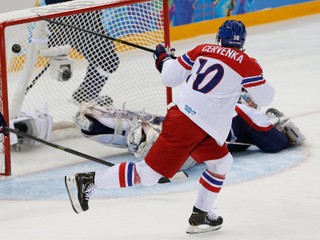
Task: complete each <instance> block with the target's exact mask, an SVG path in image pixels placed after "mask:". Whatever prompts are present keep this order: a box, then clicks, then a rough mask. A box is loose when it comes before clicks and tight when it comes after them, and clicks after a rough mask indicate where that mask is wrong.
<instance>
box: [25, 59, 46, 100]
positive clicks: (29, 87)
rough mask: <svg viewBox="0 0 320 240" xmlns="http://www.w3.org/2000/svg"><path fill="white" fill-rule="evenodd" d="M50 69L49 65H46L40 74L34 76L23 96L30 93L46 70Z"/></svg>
mask: <svg viewBox="0 0 320 240" xmlns="http://www.w3.org/2000/svg"><path fill="white" fill-rule="evenodd" d="M49 67H50V63H48V64H47V65H46V66H45V67H44V69H42V70H41V72H39V74H38V75H37V76H35V78H34V79H33V80H32V82H31V83H30V84H29V86H28V87H27V89H26V91H25V93H24V94H25V95H26V94H27V93H28V92H29V91H30V89H31V88H32V87H33V86H34V85H35V84H36V83H37V81H38V79H39V78H40V77H41V76H42V75H43V74H44V73H45V72H46V71H47V69H48V68H49Z"/></svg>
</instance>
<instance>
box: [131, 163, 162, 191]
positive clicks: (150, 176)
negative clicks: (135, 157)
mask: <svg viewBox="0 0 320 240" xmlns="http://www.w3.org/2000/svg"><path fill="white" fill-rule="evenodd" d="M135 167H136V171H137V173H138V175H139V177H140V182H141V184H142V185H144V186H152V185H155V184H157V183H158V181H159V179H160V178H161V177H162V175H161V174H159V173H157V172H156V171H154V170H153V169H152V168H151V167H149V165H148V164H147V163H146V162H145V161H144V160H142V161H140V162H138V163H136V164H135Z"/></svg>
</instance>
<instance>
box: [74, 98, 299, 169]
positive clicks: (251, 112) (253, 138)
mask: <svg viewBox="0 0 320 240" xmlns="http://www.w3.org/2000/svg"><path fill="white" fill-rule="evenodd" d="M243 97H244V96H243ZM245 98H246V101H247V102H246V101H242V103H238V104H237V106H236V109H235V114H236V115H235V116H234V118H233V120H232V125H231V130H230V133H229V137H228V149H229V151H230V152H239V151H245V150H246V149H248V148H249V147H250V146H251V145H255V146H257V147H258V148H259V149H260V150H261V151H263V152H268V153H276V152H279V151H281V150H283V149H286V148H289V147H291V146H294V145H297V144H302V143H303V141H304V140H305V137H304V135H303V134H302V133H301V132H300V130H299V129H298V128H297V127H296V126H295V124H294V123H293V122H292V121H291V120H290V119H289V118H288V117H286V116H285V115H284V114H283V113H281V112H280V111H278V110H276V109H274V108H270V109H268V110H267V111H266V113H263V112H262V111H261V110H259V109H258V107H257V105H255V104H254V103H253V102H251V100H250V98H249V97H247V96H246V97H245ZM162 121H163V117H162V116H155V115H152V114H149V113H144V112H132V111H127V110H114V109H113V110H106V109H104V108H102V107H100V106H93V105H91V106H90V105H87V104H86V105H83V106H82V110H81V111H80V112H78V113H77V116H76V118H75V122H76V124H77V125H78V127H79V128H80V129H81V132H82V134H83V135H84V136H85V137H87V138H89V139H91V140H93V141H96V142H99V143H102V144H105V145H107V146H112V147H120V148H127V147H128V149H129V152H131V153H133V154H134V155H135V156H136V157H137V158H139V159H143V158H144V157H145V156H146V155H147V153H148V151H149V149H150V148H151V146H152V144H153V143H154V142H155V140H156V139H157V137H158V135H159V133H160V131H161V124H162ZM194 164H195V163H194V162H192V161H188V162H187V163H186V164H185V165H184V166H183V167H182V169H181V170H185V169H187V168H188V167H191V166H193V165H194Z"/></svg>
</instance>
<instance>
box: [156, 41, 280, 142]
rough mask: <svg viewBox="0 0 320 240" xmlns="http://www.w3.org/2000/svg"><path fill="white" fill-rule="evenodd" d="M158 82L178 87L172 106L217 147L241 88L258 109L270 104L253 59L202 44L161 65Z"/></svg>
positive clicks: (270, 90) (269, 89)
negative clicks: (200, 129)
mask: <svg viewBox="0 0 320 240" xmlns="http://www.w3.org/2000/svg"><path fill="white" fill-rule="evenodd" d="M161 78H162V82H163V84H164V85H166V86H169V87H175V86H180V89H179V92H178V94H177V95H176V96H175V98H174V103H175V104H177V106H178V107H179V109H180V111H182V112H183V113H184V114H186V115H187V116H188V117H189V118H190V119H191V120H192V121H194V122H195V123H196V124H197V125H198V126H199V127H201V128H202V129H203V130H205V131H206V132H207V133H208V134H209V135H211V136H212V137H213V138H214V139H215V140H216V141H217V142H218V143H219V144H220V145H222V144H223V143H224V142H225V140H226V138H227V136H228V133H229V131H230V127H231V121H232V116H233V113H234V109H235V107H236V104H237V102H238V100H239V97H240V92H241V89H242V88H245V89H246V90H247V92H248V93H249V94H250V97H251V98H252V99H253V100H254V102H256V103H257V104H258V105H260V106H266V105H268V104H270V103H271V101H272V100H273V96H274V90H273V88H272V87H271V86H270V85H269V84H268V83H267V82H266V80H265V79H264V78H263V76H262V69H261V67H260V65H259V64H258V63H257V61H256V60H255V59H253V58H250V57H249V56H248V55H247V54H245V53H244V52H242V51H240V50H237V49H234V48H226V47H221V46H219V45H216V44H202V45H199V46H197V47H196V48H194V49H193V50H190V51H189V52H187V53H186V54H184V55H182V56H180V57H178V58H177V59H176V60H173V59H170V60H167V61H165V62H164V64H163V70H162V74H161Z"/></svg>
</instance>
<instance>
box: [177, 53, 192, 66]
mask: <svg viewBox="0 0 320 240" xmlns="http://www.w3.org/2000/svg"><path fill="white" fill-rule="evenodd" d="M178 61H179V63H180V64H181V65H182V66H183V67H184V68H185V69H188V70H191V68H192V67H193V64H194V61H191V59H190V57H189V56H188V55H187V54H183V55H182V56H180V57H179V58H178Z"/></svg>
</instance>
